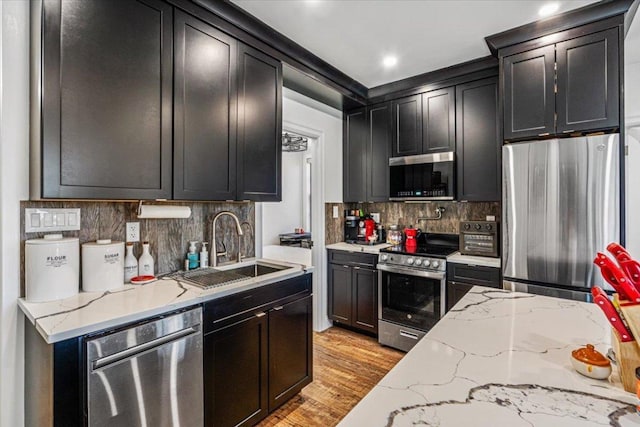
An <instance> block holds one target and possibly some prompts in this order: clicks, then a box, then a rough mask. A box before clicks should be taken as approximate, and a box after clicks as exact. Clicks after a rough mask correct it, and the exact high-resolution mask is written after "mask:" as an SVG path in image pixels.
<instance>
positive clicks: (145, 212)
mask: <svg viewBox="0 0 640 427" xmlns="http://www.w3.org/2000/svg"><path fill="white" fill-rule="evenodd" d="M164 200H166V199H163V200H157V201H164ZM143 202H144V200H140V202H139V203H138V212H137V213H138V218H140V219H169V218H179V219H185V218H189V217H190V216H191V208H190V207H189V206H178V205H143V204H142V203H143Z"/></svg>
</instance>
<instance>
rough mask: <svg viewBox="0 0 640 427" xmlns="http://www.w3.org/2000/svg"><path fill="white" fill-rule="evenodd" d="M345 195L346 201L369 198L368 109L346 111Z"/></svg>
mask: <svg viewBox="0 0 640 427" xmlns="http://www.w3.org/2000/svg"><path fill="white" fill-rule="evenodd" d="M343 135H344V139H343V156H342V159H343V168H342V171H343V179H342V182H343V189H342V190H343V195H342V198H343V200H344V201H345V202H364V201H366V200H367V194H366V192H367V191H366V190H367V177H366V175H367V141H368V139H369V138H368V129H367V110H366V108H365V107H362V108H358V109H355V110H352V111H349V112H347V113H345V115H344V130H343Z"/></svg>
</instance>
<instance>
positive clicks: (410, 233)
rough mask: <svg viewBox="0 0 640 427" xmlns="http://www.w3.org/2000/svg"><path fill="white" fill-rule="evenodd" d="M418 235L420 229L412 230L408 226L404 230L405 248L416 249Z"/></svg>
mask: <svg viewBox="0 0 640 427" xmlns="http://www.w3.org/2000/svg"><path fill="white" fill-rule="evenodd" d="M419 235H420V229H418V228H413V225H410V226H409V228H405V229H404V236H405V241H404V245H405V247H407V248H409V249H415V248H417V247H418V236H419Z"/></svg>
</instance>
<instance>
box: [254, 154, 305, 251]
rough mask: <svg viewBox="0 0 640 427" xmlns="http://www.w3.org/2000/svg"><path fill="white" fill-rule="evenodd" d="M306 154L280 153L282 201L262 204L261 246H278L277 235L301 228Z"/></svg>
mask: <svg viewBox="0 0 640 427" xmlns="http://www.w3.org/2000/svg"><path fill="white" fill-rule="evenodd" d="M305 154H306V152H305V151H302V152H299V153H291V152H285V153H282V201H281V202H279V203H263V204H262V224H263V227H262V245H263V246H267V245H278V244H280V239H279V238H278V235H279V234H283V233H293V232H294V229H295V228H301V227H303V219H302V214H303V209H302V189H303V187H304V185H303V171H304V169H303V167H304V157H305Z"/></svg>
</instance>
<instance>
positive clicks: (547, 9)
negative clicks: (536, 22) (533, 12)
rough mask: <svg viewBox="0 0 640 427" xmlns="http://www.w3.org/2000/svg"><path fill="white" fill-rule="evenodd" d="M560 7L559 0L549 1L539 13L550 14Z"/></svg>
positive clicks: (541, 14) (542, 14)
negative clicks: (556, 0) (557, 0)
mask: <svg viewBox="0 0 640 427" xmlns="http://www.w3.org/2000/svg"><path fill="white" fill-rule="evenodd" d="M558 9H560V4H559V3H557V2H554V3H547V4H545V5H544V6H542V7H541V8H540V10H538V15H540V16H543V17H544V16H549V15H552V14H554V13H556V12H557V11H558Z"/></svg>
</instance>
